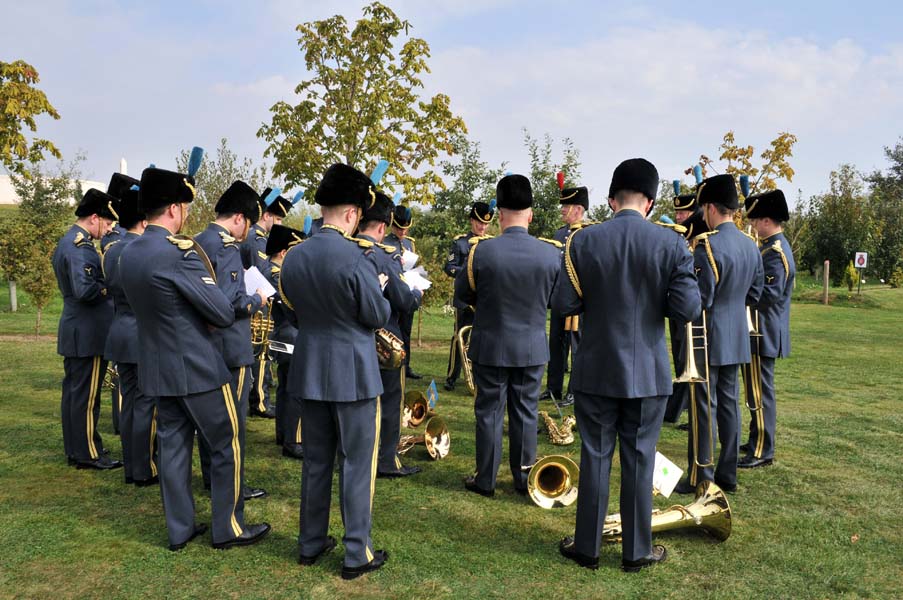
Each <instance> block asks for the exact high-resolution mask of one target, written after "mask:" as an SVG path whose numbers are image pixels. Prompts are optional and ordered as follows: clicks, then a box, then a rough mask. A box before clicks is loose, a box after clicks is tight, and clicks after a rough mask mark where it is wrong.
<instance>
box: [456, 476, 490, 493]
mask: <svg viewBox="0 0 903 600" xmlns="http://www.w3.org/2000/svg"><path fill="white" fill-rule="evenodd" d="M464 489H466V490H467V491H468V492H474V493H475V494H479V495H481V496H486V497H487V498H492V497H493V496H495V490H484V489H483V488H481V487H480V486H478V485H477V482H476V480H475V479H474V478H473V477H467V478H465V479H464Z"/></svg>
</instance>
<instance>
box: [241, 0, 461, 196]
mask: <svg viewBox="0 0 903 600" xmlns="http://www.w3.org/2000/svg"><path fill="white" fill-rule="evenodd" d="M409 28H410V24H409V23H408V22H407V21H403V20H401V19H400V18H399V17H398V16H397V15H396V14H395V13H394V12H393V11H392V9H390V8H388V7H387V6H385V5H383V4H380V3H379V2H374V3H372V4H370V5H368V6H366V7H365V8H364V10H363V17H362V18H361V19H360V20H358V21H357V23H356V24H355V26H354V28H353V29H349V27H348V23H347V21H346V20H345V18H344V17H342V16H341V15H335V16H333V17H330V18H328V19H324V20H322V21H312V22H308V23H302V24H300V25H298V26H297V28H296V30H297V32H298V34H299V37H298V46H299V48H300V50H301V52H303V54H304V62H305V66H306V67H307V70H308V71H309V72H310V73H311V74H312V75H311V78H310V79H307V80H305V81H302V82H301V83H300V84H298V86H297V87H296V88H295V94H297V95H298V96H300V101H299V102H298V103H297V104H295V105H292V104H290V103H288V102H284V101H280V102H277V103H276V104H274V105H273V106H272V108H271V109H270V112H271V113H272V120H271V122H270V123H269V124H264V125H262V126H261V127H260V130H259V131H258V132H257V135H258V137H260V138H262V139H264V140H265V141H266V142H268V144H269V145H268V146H267V149H266V153H265V155H266V156H268V157H273V158H275V164H274V167H273V170H274V173H275V175H276V176H277V177H281V178H283V179H284V180H285V181H286V182H287V183H288V184H289V185H291V186H293V187H299V188H305V189H314V188H315V187H316V185H317V184H318V183H319V181H320V178H321V177H322V175H323V173H324V172H325V171H326V168H327V167H328V166H329V165H330V164H332V163H337V162H342V163H346V164H348V165H351V166H354V167H357V168H359V169H362V170H368V171H369V169H370V168H372V167H373V166H374V165H375V164H376V162H377V160H378V159H380V158H385V159H387V160H388V161H389V164H390V167H389V171H388V173H387V174H386V176H385V177H384V179H383V182H382V187H383V188H386V189H389V190H394V191H403V193H404V195H405V197H406V198H414V199H416V200H417V201H420V202H426V203H431V202H432V201H433V192H434V189H436V188H438V189H445V184H444V183H443V181H442V179H441V177H439V175H438V174H437V173H435V172H434V171H433V169H432V167H433V166H434V165H435V164H436V159H437V158H438V157H439V156H440V154H441V153H447V154H451V153H452V152H453V150H454V149H453V147H452V141H453V139H454V136H455V135H457V134H461V133H465V132H466V131H467V128H466V127H465V125H464V121H463V120H462V119H461V117H459V116H456V115H454V114H453V113H452V111H451V108H450V99H449V97H448V96H447V95H445V94H436V95H435V96H433V97H432V98H428V99H423V98H421V96H420V90H421V89H422V88H423V80H422V76H423V74H424V73H428V72H429V67H428V66H427V58H428V57H429V55H430V49H429V45H428V44H427V43H426V41H424V40H422V39H419V38H415V37H407V36H408V30H409ZM402 35H404V36H405V37H407V39H406V40H404V42H403V44H402V45H401V47H400V48H398V49H396V44H397V43H398V42H400V41H401V40H399V39H398V38H400V37H401V36H402Z"/></svg>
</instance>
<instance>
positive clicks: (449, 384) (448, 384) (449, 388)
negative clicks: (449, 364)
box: [442, 379, 455, 392]
mask: <svg viewBox="0 0 903 600" xmlns="http://www.w3.org/2000/svg"><path fill="white" fill-rule="evenodd" d="M442 387H443V388H445V391H446V392H453V391H455V382H454V381H451V380H449V379H446V380H445V385H443V386H442Z"/></svg>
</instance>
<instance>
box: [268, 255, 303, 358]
mask: <svg viewBox="0 0 903 600" xmlns="http://www.w3.org/2000/svg"><path fill="white" fill-rule="evenodd" d="M281 273H282V267H280V266H279V265H276V264H274V263H273V262H270V268H269V269H268V270H267V273H266V278H267V280H268V281H269V282H270V285H272V286H273V287H274V288H276V289H277V290H278V289H279V278H280V276H281ZM271 315H272V318H273V333H272V334H271V335H270V339H271V340H276V341H277V342H285V343H286V344H294V343H295V338H296V337H297V336H298V319H297V318H296V317H295V311H293V310H292V309H290V308H289V307H288V305H287V304H286V303H285V302H283V301H282V296H280V295H279V293H278V292H277V293H276V295H275V296H273V309H272V312H271Z"/></svg>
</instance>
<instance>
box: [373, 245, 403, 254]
mask: <svg viewBox="0 0 903 600" xmlns="http://www.w3.org/2000/svg"><path fill="white" fill-rule="evenodd" d="M376 245H377V246H379V247H380V248H382V249H383V250H385V251H386V254H392V253H393V252H395V251H396V250H398V248H396V247H395V246H389V245H387V244H379V243H377V244H376Z"/></svg>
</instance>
